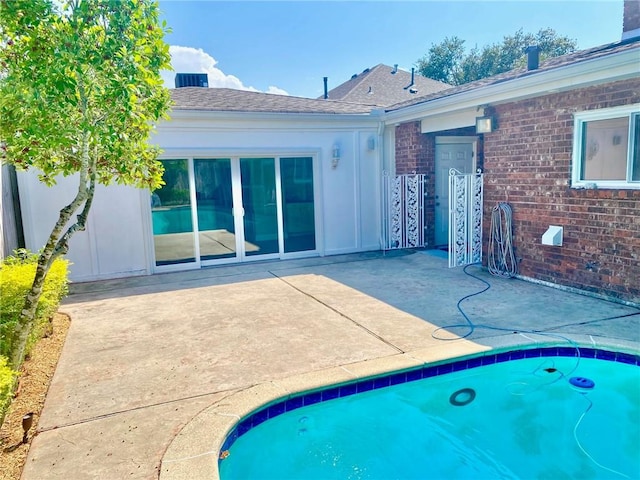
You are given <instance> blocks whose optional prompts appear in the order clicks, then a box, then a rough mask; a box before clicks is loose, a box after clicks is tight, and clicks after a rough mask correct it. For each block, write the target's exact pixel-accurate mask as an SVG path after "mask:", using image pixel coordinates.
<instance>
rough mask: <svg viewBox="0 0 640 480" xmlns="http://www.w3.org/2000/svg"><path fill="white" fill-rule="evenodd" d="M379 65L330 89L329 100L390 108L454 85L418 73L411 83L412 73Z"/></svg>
mask: <svg viewBox="0 0 640 480" xmlns="http://www.w3.org/2000/svg"><path fill="white" fill-rule="evenodd" d="M393 71H394V68H393V67H390V66H388V65H383V64H381V63H380V64H378V65H376V66H375V67H372V68H367V69H366V70H364V71H363V72H362V73H360V74H359V75H354V76H353V77H351V79H350V80H347V81H346V82H344V83H343V84H341V85H338V86H337V87H336V88H334V89H332V90H329V100H343V101H348V102H354V103H364V104H375V105H378V106H380V107H388V106H390V105H394V104H396V103H400V102H404V101H409V100H414V99H415V98H416V97H423V96H425V95H429V94H431V93H435V92H439V91H441V90H444V89H446V88H450V87H451V85H448V84H446V83H442V82H438V81H436V80H432V79H430V78H427V77H423V76H422V75H418V74H415V76H414V83H413V85H411V73H409V72H405V71H404V70H396V71H395V73H392V72H393Z"/></svg>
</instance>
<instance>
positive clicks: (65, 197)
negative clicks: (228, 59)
mask: <svg viewBox="0 0 640 480" xmlns="http://www.w3.org/2000/svg"><path fill="white" fill-rule="evenodd" d="M236 117H237V116H236ZM246 117H247V118H246V119H238V118H236V119H235V120H232V121H229V120H228V119H227V120H225V119H224V118H220V116H219V114H218V115H217V116H215V117H213V118H206V117H203V118H199V119H196V120H193V119H174V120H171V121H169V122H165V123H164V124H163V125H161V126H160V128H159V129H158V132H157V134H156V135H155V136H154V138H153V139H152V142H153V143H155V144H158V145H159V146H161V147H162V148H163V149H164V154H163V157H164V158H184V157H185V156H186V155H188V154H191V155H196V156H200V157H203V158H206V157H208V156H209V157H213V156H218V157H219V156H231V155H243V154H244V155H247V154H261V155H289V154H300V153H304V152H308V153H313V154H314V156H315V157H316V158H317V161H318V162H319V168H318V169H316V172H317V174H318V175H319V178H316V179H315V185H316V188H319V189H320V195H319V197H320V199H321V204H320V205H318V206H317V207H318V211H319V212H320V217H321V221H320V228H319V230H318V232H317V234H318V235H319V236H320V238H319V240H320V241H319V242H318V245H319V247H320V252H319V253H320V254H321V255H332V254H339V253H347V252H358V251H366V250H375V249H379V248H380V232H381V227H380V204H381V201H380V175H381V150H382V149H381V148H380V147H381V146H380V145H378V141H377V137H376V132H377V122H375V121H372V120H369V119H364V118H362V117H359V119H358V120H357V121H356V120H354V121H353V122H341V121H337V122H336V121H335V120H333V121H330V120H329V119H327V120H326V121H316V120H311V121H310V120H297V119H295V118H293V117H295V116H288V118H289V119H288V120H285V121H282V120H264V119H252V118H251V115H250V114H247V116H246ZM281 118H284V116H281ZM371 137H374V138H376V142H375V148H374V149H373V150H370V149H369V148H368V147H369V144H368V140H369V138H371ZM336 144H338V145H339V147H340V162H339V165H338V167H337V168H335V169H333V168H331V160H332V151H333V147H334V145H336ZM18 176H19V188H20V195H21V199H22V204H23V205H22V207H23V217H24V228H25V240H26V243H27V247H28V248H29V249H31V250H38V249H40V248H41V247H42V246H43V245H44V243H45V241H46V239H47V237H48V235H49V233H50V231H51V228H52V226H53V224H54V222H55V220H56V219H57V216H58V212H59V210H60V209H61V208H63V207H64V206H65V205H66V204H68V203H69V202H70V201H71V200H72V198H73V196H74V194H75V192H76V190H77V179H76V177H69V178H61V179H59V182H58V185H57V186H55V187H52V188H47V187H44V186H43V185H41V184H40V183H39V182H38V180H37V176H36V175H35V174H34V173H27V174H26V173H20V174H19V175H18ZM148 198H149V196H148V194H147V193H146V192H143V191H140V190H137V189H135V188H131V187H122V186H110V187H99V188H98V189H97V190H96V195H95V200H94V203H93V207H92V211H91V213H90V216H89V221H88V225H87V230H86V232H79V233H77V234H76V235H75V236H74V237H73V239H72V241H71V244H70V250H69V254H68V255H67V257H68V258H69V260H71V262H73V265H72V267H71V279H72V280H73V281H88V280H96V279H105V278H115V277H121V276H129V275H141V274H151V273H153V271H154V267H153V262H152V258H153V254H152V252H150V251H149V249H150V247H151V245H152V232H151V224H150V205H149V202H148Z"/></svg>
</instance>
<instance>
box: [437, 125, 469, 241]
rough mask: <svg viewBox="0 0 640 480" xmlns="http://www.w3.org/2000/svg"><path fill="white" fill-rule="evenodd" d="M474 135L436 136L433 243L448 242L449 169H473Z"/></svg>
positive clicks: (464, 171)
mask: <svg viewBox="0 0 640 480" xmlns="http://www.w3.org/2000/svg"><path fill="white" fill-rule="evenodd" d="M475 150H476V138H475V137H436V178H435V180H436V191H435V244H436V245H437V246H440V245H447V244H448V243H449V170H451V169H452V168H455V169H456V170H458V171H459V172H461V173H473V172H474V171H475V164H476V162H475Z"/></svg>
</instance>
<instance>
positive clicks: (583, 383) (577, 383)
mask: <svg viewBox="0 0 640 480" xmlns="http://www.w3.org/2000/svg"><path fill="white" fill-rule="evenodd" d="M569 383H570V384H571V385H573V386H574V387H577V388H581V389H583V390H591V389H592V388H593V387H595V386H596V383H595V382H594V381H593V380H591V379H590V378H584V377H571V378H570V379H569Z"/></svg>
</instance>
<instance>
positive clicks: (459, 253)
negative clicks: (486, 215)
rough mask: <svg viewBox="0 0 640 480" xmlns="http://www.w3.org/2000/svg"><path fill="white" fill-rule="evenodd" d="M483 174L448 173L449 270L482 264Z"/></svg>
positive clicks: (454, 170)
mask: <svg viewBox="0 0 640 480" xmlns="http://www.w3.org/2000/svg"><path fill="white" fill-rule="evenodd" d="M482 183H483V180H482V172H481V171H480V170H478V172H477V173H461V172H459V171H457V170H456V169H454V168H452V169H451V170H449V267H450V268H451V267H461V266H463V265H468V264H470V263H479V262H481V261H482Z"/></svg>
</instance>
